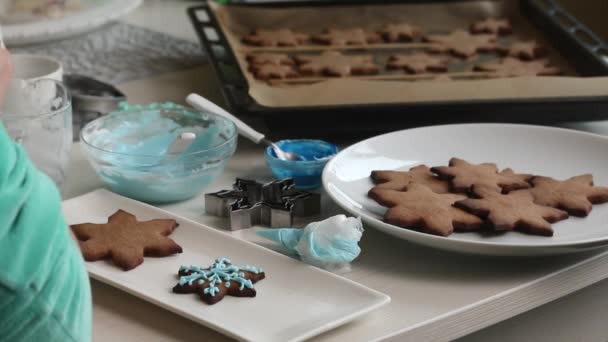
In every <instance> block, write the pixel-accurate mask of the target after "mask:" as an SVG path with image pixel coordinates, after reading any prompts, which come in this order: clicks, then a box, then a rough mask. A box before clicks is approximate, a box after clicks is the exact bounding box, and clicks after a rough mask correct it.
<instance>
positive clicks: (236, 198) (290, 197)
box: [205, 178, 321, 230]
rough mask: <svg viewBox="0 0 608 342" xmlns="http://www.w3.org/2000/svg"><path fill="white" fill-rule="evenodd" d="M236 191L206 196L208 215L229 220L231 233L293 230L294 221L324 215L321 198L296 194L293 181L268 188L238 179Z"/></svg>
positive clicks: (287, 180) (304, 193)
mask: <svg viewBox="0 0 608 342" xmlns="http://www.w3.org/2000/svg"><path fill="white" fill-rule="evenodd" d="M233 188H234V189H233V190H222V191H218V192H214V193H210V194H205V211H206V212H207V214H209V215H214V216H221V217H228V218H230V230H239V229H245V228H251V227H252V226H255V225H263V226H268V227H271V228H285V227H291V226H292V225H293V218H294V217H306V216H312V215H315V214H318V213H320V212H321V196H320V195H319V194H315V193H310V192H304V191H298V190H295V186H294V182H293V179H291V178H288V179H284V180H280V181H274V182H270V183H266V184H262V183H258V182H256V181H252V180H245V179H238V178H237V180H236V182H235V183H234V185H233Z"/></svg>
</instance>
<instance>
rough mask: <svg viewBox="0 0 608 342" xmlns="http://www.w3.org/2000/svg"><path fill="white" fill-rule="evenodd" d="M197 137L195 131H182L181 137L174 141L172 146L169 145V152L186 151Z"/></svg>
mask: <svg viewBox="0 0 608 342" xmlns="http://www.w3.org/2000/svg"><path fill="white" fill-rule="evenodd" d="M194 139H196V134H194V133H182V134H181V135H180V136H179V137H177V138H176V139H175V141H173V143H172V144H171V146H170V147H169V151H168V152H167V153H168V154H181V153H184V151H185V150H187V149H188V147H190V145H192V142H193V141H194Z"/></svg>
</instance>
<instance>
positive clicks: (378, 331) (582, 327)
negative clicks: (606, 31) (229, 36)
mask: <svg viewBox="0 0 608 342" xmlns="http://www.w3.org/2000/svg"><path fill="white" fill-rule="evenodd" d="M193 4H196V2H193V1H168V0H165V1H162V0H146V1H145V4H144V6H143V7H141V8H140V9H138V10H137V11H136V12H134V13H133V14H131V15H130V16H128V17H127V18H126V19H125V21H127V22H129V23H132V24H135V25H141V26H145V27H147V28H150V29H155V30H160V31H163V32H167V33H169V34H173V35H176V36H178V37H181V38H185V39H190V40H192V41H197V40H196V36H195V35H194V32H193V29H192V27H191V25H190V23H189V21H188V19H187V18H186V16H185V9H186V8H187V7H188V6H190V5H193ZM168 85H169V86H168ZM119 88H121V90H122V91H123V92H125V93H126V94H127V96H128V97H129V100H130V101H131V102H132V103H147V102H152V101H174V102H183V99H184V97H185V95H187V94H188V93H190V92H193V91H194V92H198V93H200V94H202V95H203V96H206V97H208V98H209V99H211V100H214V101H218V102H220V103H221V102H222V99H221V95H220V93H219V88H218V85H217V81H216V80H215V77H214V76H213V73H212V71H211V70H210V68H209V67H208V66H202V67H200V68H197V69H194V70H187V71H183V72H176V73H172V74H167V75H159V76H157V77H154V78H150V79H145V80H139V81H134V82H129V83H126V84H123V85H121V86H120V87H119ZM571 127H574V128H578V129H584V130H588V131H593V132H596V133H602V134H608V122H594V123H584V124H575V125H571ZM237 176H238V177H242V178H248V177H249V178H256V179H263V178H269V177H270V174H269V172H268V171H267V169H266V167H265V165H264V161H263V157H262V149H261V148H260V147H258V146H253V145H252V144H249V143H247V142H245V141H239V148H238V151H237V153H236V154H235V156H234V157H233V159H232V160H231V161H230V163H229V164H228V167H227V169H226V172H225V173H224V174H223V175H222V176H221V177H220V179H218V180H217V181H216V182H214V183H213V184H212V185H211V187H210V188H209V189H208V190H207V191H215V190H219V189H225V188H229V187H230V185H231V183H232V181H233V180H234V178H235V177H237ZM100 186H101V183H100V182H99V180H98V179H97V177H96V176H95V174H94V173H93V171H92V169H91V168H90V166H89V165H88V164H87V162H86V161H85V159H84V158H83V154H82V151H81V146H80V145H79V144H77V145H75V147H74V151H73V159H72V165H71V167H70V170H69V172H68V178H67V184H66V188H65V190H64V197H65V198H71V197H74V196H77V195H80V194H84V193H86V192H88V191H91V190H94V189H96V188H98V187H100ZM202 205H203V203H202V199H201V198H196V199H193V200H190V201H186V202H183V203H179V204H173V205H168V206H164V207H163V208H164V209H167V210H170V211H172V212H175V213H176V214H178V215H182V216H185V217H188V218H190V219H194V220H196V221H198V222H201V223H203V224H206V225H209V226H212V227H216V228H221V227H224V226H225V225H226V222H225V220H223V219H219V218H215V217H209V216H206V215H205V214H204V210H203V207H202ZM334 212H339V210H338V209H337V208H336V207H335V205H333V204H331V203H325V205H324V214H325V215H327V214H330V213H334ZM233 235H234V236H236V237H238V238H243V239H247V240H251V241H254V242H258V243H262V242H261V241H260V240H258V239H257V238H256V237H255V235H254V234H253V232H252V231H251V230H244V231H238V232H234V233H233ZM363 248H364V252H363V254H362V256H361V258H360V260H359V262H358V263H356V264H355V266H354V267H353V271H352V272H351V273H349V274H346V275H345V276H347V277H349V278H353V279H357V280H359V281H361V282H362V283H375V282H374V281H372V280H371V279H366V276H367V275H368V274H369V275H371V274H373V272H370V270H369V269H367V268H369V267H370V266H373V267H377V266H378V265H383V264H384V265H383V266H386V267H389V268H388V269H391V268H390V265H385V261H386V259H387V257H386V253H389V254H390V253H394V254H392V256H395V257H402V258H404V257H407V256H418V255H424V256H425V258H427V259H429V260H430V262H429V261H428V260H427V263H426V265H432V267H430V268H429V269H413V268H412V267H408V268H407V272H401V271H399V270H396V271H395V272H397V273H398V276H400V277H408V276H409V277H411V278H412V282H413V285H411V284H410V286H414V287H416V286H418V287H423V288H428V293H429V294H432V296H433V297H437V293H439V294H440V295H441V298H440V299H437V298H433V300H431V299H430V298H409V297H408V296H407V293H404V291H403V290H402V289H400V288H397V287H391V286H390V284H389V285H387V286H384V287H385V288H377V289H378V290H380V291H385V292H390V294H391V295H392V296H393V303H392V304H391V305H389V306H387V307H385V308H383V309H381V310H379V311H378V312H377V313H374V314H371V315H370V316H369V317H366V318H363V319H362V320H359V321H357V322H354V323H352V324H349V325H347V326H344V327H342V328H339V329H337V330H335V331H333V332H330V333H326V334H324V335H322V336H320V337H319V338H318V339H320V340H327V341H330V340H331V341H345V340H349V341H365V340H372V339H378V338H381V337H385V336H387V335H391V334H394V333H396V332H398V331H399V330H400V329H399V326H400V324H401V323H400V322H401V321H402V322H403V323H402V324H403V326H406V325H407V324H408V321H411V320H413V319H414V318H416V319H419V318H420V317H422V316H425V315H427V316H428V318H432V317H434V315H435V314H436V313H438V312H439V313H440V312H444V311H446V310H448V311H449V309H450V308H452V307H458V306H459V305H461V304H466V303H467V302H468V300H471V299H474V298H476V296H480V297H483V296H484V295H486V296H487V295H492V294H497V293H500V292H501V291H504V290H505V289H509V288H511V287H513V286H515V285H518V284H523V283H525V282H527V281H530V280H533V279H535V278H537V277H538V276H539V275H540V274H544V273H550V272H552V271H555V270H558V269H560V268H561V267H563V266H565V265H570V264H572V263H574V262H575V261H576V260H579V259H581V260H582V257H575V258H574V259H567V260H566V259H560V260H539V261H536V262H532V263H531V264H530V263H529V262H527V264H528V265H517V264H516V261H514V262H506V261H499V262H496V263H487V262H484V261H479V260H475V259H474V258H467V257H458V256H451V255H449V254H444V253H439V252H432V251H429V250H427V249H421V248H419V247H416V246H413V245H411V244H407V243H405V242H401V241H394V240H392V239H391V238H390V237H388V236H385V235H383V234H381V233H379V232H376V231H374V230H372V229H369V230H368V231H367V232H366V234H365V238H364V241H363ZM380 249H381V250H382V253H380V252H378V250H380ZM404 249H407V251H404ZM446 258H449V259H458V260H457V261H454V260H450V262H449V263H446V262H444V260H446ZM408 265H409V266H411V264H408ZM453 265H461V266H462V267H463V268H462V269H451V267H452V266H453ZM495 266H496V267H500V269H501V270H504V272H501V271H499V272H497V271H496V269H495ZM467 268H470V269H467ZM411 272H414V273H411ZM579 278H580V279H582V280H581V281H582V282H581V284H583V285H581V286H585V285H588V283H593V282H595V281H597V280H599V279H595V278H594V279H591V278H592V276H591V273H590V276H589V278H590V279H588V281H585V275H584V274H583V275H582V276H581V275H579ZM447 280H449V281H451V282H453V283H454V284H455V285H454V290H453V291H450V289H449V287H445V281H447ZM463 285H464V286H463ZM92 287H93V300H94V327H93V330H94V331H93V333H94V339H95V340H96V341H112V340H114V341H227V340H229V339H228V338H226V337H224V336H223V335H221V334H219V333H216V332H213V331H211V330H209V329H207V328H205V327H202V326H200V325H198V324H195V323H193V322H191V321H189V320H187V319H184V318H181V317H179V316H177V315H175V314H172V313H170V312H168V311H165V310H163V309H161V308H158V307H156V306H154V305H152V304H150V303H147V302H145V301H142V300H140V299H137V298H135V297H133V296H130V295H128V294H126V293H123V292H121V291H119V290H117V289H114V288H112V287H110V286H108V285H105V284H102V283H100V282H97V281H92ZM555 297H560V294H559V293H557V294H556V295H555ZM540 304H542V303H536V304H534V303H530V305H528V306H527V307H529V308H531V307H536V306H538V305H540ZM414 307H415V308H416V315H412V314H408V313H407V312H408V309H409V310H410V311H411V309H412V308H414ZM525 309H526V308H524V309H522V310H525ZM522 310H514V311H513V312H509V311H507V312H505V313H504V314H503V316H504V318H508V317H510V316H513V315H514V314H516V313H519V312H520V311H522ZM408 315H409V316H412V317H409V316H408ZM414 316H416V317H414ZM488 316H491V315H488ZM606 317H608V281H606V280H603V281H600V282H597V283H596V284H594V285H591V286H589V287H586V288H584V289H582V290H580V291H577V292H575V293H573V294H570V295H567V296H564V297H562V298H559V299H557V300H555V301H552V302H551V303H548V304H545V305H542V306H539V307H537V308H535V309H533V310H530V311H527V312H525V313H521V314H519V315H517V316H515V317H513V318H509V319H507V320H504V321H503V322H501V323H498V324H495V325H492V326H490V327H488V328H485V329H482V330H479V331H477V332H473V331H474V330H477V329H480V328H483V327H484V324H483V323H482V324H479V323H477V324H474V325H471V326H467V325H466V324H464V323H463V326H462V327H461V329H462V332H461V333H460V334H457V335H449V336H464V335H465V334H467V333H470V332H473V333H472V334H469V335H466V336H465V337H463V338H462V341H516V340H526V341H528V340H529V341H541V342H542V341H606V340H608V325H606V324H605V323H606ZM478 321H479V319H478ZM409 323H411V322H409ZM491 323H493V322H491ZM488 324H489V323H488ZM486 325H487V324H486ZM407 336H409V335H407V334H405V335H403V334H402V335H396V336H394V337H393V338H392V339H393V340H407Z"/></svg>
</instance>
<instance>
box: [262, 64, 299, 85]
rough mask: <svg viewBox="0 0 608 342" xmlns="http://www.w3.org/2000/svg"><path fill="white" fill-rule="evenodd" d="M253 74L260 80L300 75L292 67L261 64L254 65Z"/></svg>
mask: <svg viewBox="0 0 608 342" xmlns="http://www.w3.org/2000/svg"><path fill="white" fill-rule="evenodd" d="M251 72H253V75H254V76H255V78H257V79H259V80H263V81H265V80H270V79H281V78H293V77H297V76H298V73H297V72H296V71H295V69H294V68H293V66H291V65H276V64H260V65H252V66H251Z"/></svg>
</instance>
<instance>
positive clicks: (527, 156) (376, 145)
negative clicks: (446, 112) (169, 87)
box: [323, 124, 608, 256]
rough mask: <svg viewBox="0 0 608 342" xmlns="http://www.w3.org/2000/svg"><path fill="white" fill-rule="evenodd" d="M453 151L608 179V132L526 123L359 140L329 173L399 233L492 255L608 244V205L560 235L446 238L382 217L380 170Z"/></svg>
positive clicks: (367, 213)
mask: <svg viewBox="0 0 608 342" xmlns="http://www.w3.org/2000/svg"><path fill="white" fill-rule="evenodd" d="M451 157H458V158H463V159H465V160H467V161H470V162H473V163H481V162H494V163H496V164H498V167H499V168H506V167H511V168H513V169H514V170H515V171H516V172H520V173H533V174H539V175H544V176H550V177H554V178H557V179H564V178H568V177H572V176H576V175H579V174H583V173H592V174H593V176H594V180H595V184H596V185H608V138H607V137H604V136H600V135H594V134H590V133H583V132H579V131H573V130H567V129H560V128H550V127H540V126H526V125H505V124H467V125H446V126H433V127H423V128H416V129H410V130H404V131H399V132H394V133H389V134H385V135H381V136H377V137H374V138H371V139H368V140H365V141H362V142H359V143H357V144H355V145H353V146H351V147H349V148H347V149H345V150H344V151H342V152H340V153H339V154H338V155H337V156H336V157H335V158H334V159H332V160H331V161H330V162H329V163H328V165H327V166H326V168H325V171H324V173H323V186H324V187H325V190H326V191H327V193H328V194H329V195H330V196H331V198H332V199H333V200H334V201H335V202H336V203H337V204H338V205H339V206H341V207H342V208H344V209H345V210H346V211H348V212H350V213H351V214H352V215H355V216H361V217H362V218H363V221H364V222H365V223H367V224H368V225H369V226H371V227H374V228H376V229H378V230H381V231H383V232H385V233H388V234H391V235H393V236H395V237H397V238H400V239H403V240H407V241H411V242H414V243H419V244H423V245H427V246H430V247H434V248H439V249H444V250H450V251H457V252H464V253H475V254H486V255H521V256H531V255H549V254H563V253H571V252H579V251H584V250H589V249H593V248H599V247H603V246H608V204H600V205H596V206H594V207H593V210H592V212H591V213H590V214H589V216H588V217H586V218H575V217H571V218H569V219H568V220H565V221H562V222H559V223H555V224H554V225H553V229H554V231H555V233H554V236H553V237H542V236H533V235H527V234H524V233H519V232H508V233H504V234H482V233H475V232H473V233H454V234H452V235H451V236H449V237H447V238H446V237H439V236H433V235H428V234H424V233H419V232H416V231H413V230H408V229H404V228H400V227H397V226H394V225H391V224H387V223H384V222H383V221H382V215H383V213H384V212H385V210H386V209H385V208H383V207H381V206H380V205H378V204H377V203H376V202H374V201H373V200H371V199H369V198H368V197H367V192H368V191H369V189H370V188H371V187H372V186H373V185H372V182H371V180H370V179H369V175H370V173H371V171H373V170H393V169H398V170H407V169H409V168H410V167H412V166H415V165H419V164H426V165H428V166H437V165H447V163H448V160H449V159H450V158H451Z"/></svg>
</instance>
